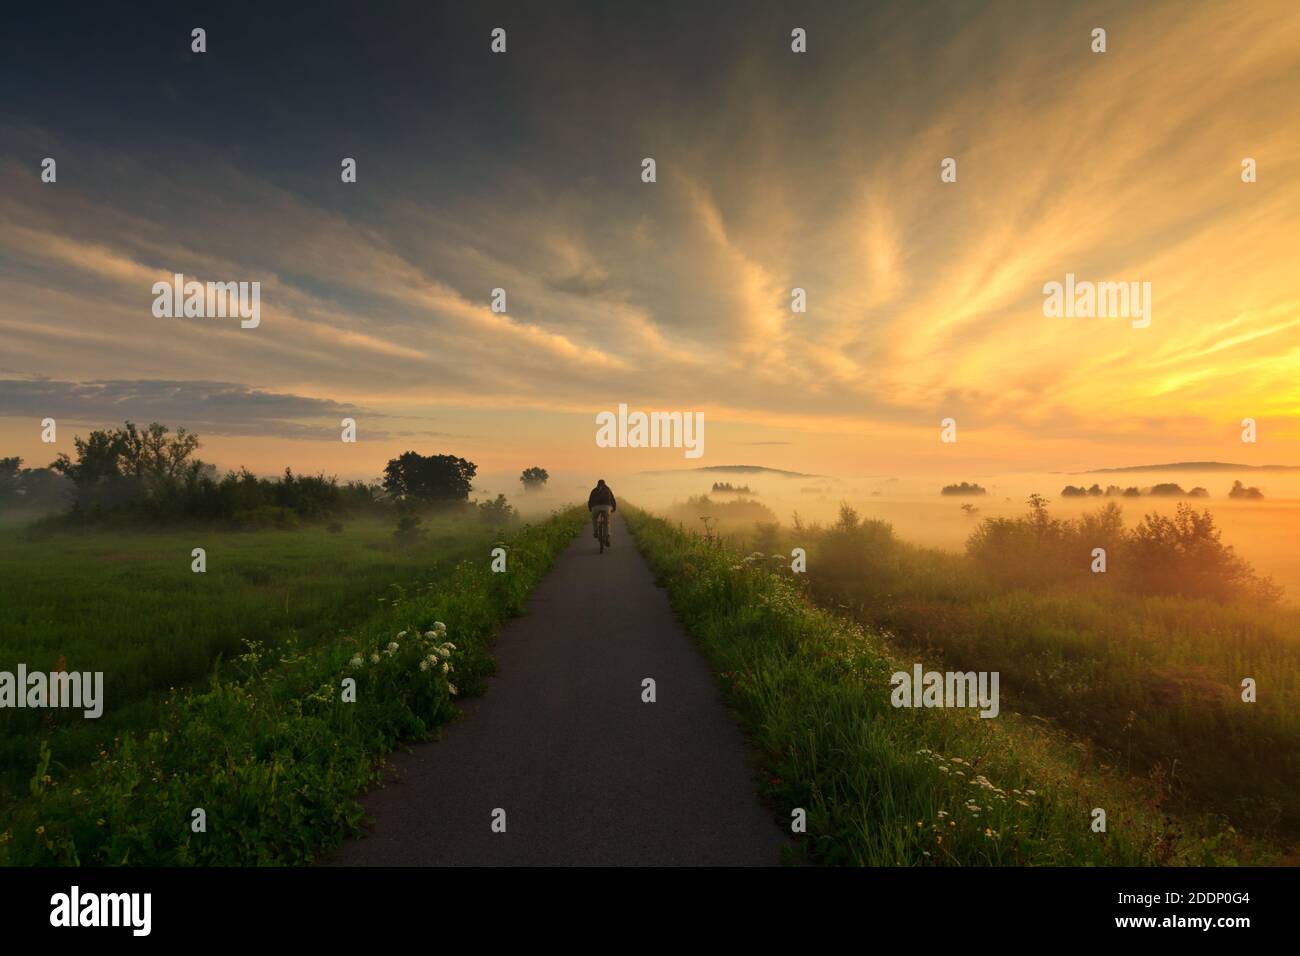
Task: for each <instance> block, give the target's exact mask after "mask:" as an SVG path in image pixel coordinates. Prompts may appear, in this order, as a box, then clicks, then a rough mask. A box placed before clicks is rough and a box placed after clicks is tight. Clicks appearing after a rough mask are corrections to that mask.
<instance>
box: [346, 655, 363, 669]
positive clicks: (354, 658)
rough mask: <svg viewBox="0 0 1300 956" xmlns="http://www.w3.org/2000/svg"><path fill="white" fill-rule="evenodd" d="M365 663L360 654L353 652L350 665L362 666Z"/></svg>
mask: <svg viewBox="0 0 1300 956" xmlns="http://www.w3.org/2000/svg"><path fill="white" fill-rule="evenodd" d="M364 663H365V660H364V658H362V656H361V655H360V654H353V655H352V660H350V661H348V667H354V668H355V667H360V666H361V665H362V664H364Z"/></svg>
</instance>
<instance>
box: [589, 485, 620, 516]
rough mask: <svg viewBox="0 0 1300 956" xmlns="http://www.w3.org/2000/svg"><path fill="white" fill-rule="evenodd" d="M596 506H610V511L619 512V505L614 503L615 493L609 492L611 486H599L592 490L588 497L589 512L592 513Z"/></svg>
mask: <svg viewBox="0 0 1300 956" xmlns="http://www.w3.org/2000/svg"><path fill="white" fill-rule="evenodd" d="M596 505H609V510H610V511H617V510H618V503H617V502H616V501H614V492H612V491H610V490H609V485H597V486H596V487H595V488H592V489H591V494H590V495H588V496H587V510H588V511H590V510H591V509H592V508H594V507H596Z"/></svg>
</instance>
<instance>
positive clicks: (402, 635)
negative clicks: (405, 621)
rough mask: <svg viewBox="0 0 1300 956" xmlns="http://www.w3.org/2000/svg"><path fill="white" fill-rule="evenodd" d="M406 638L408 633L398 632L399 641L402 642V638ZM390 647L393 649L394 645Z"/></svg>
mask: <svg viewBox="0 0 1300 956" xmlns="http://www.w3.org/2000/svg"><path fill="white" fill-rule="evenodd" d="M404 637H406V632H405V631H398V632H397V639H398V640H399V641H400V640H401V639H402V638H404ZM389 646H390V647H391V646H392V645H389Z"/></svg>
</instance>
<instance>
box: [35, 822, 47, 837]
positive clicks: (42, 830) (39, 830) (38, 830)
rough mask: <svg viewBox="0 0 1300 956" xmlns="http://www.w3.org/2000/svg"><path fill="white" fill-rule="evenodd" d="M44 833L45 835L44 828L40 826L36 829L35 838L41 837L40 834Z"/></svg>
mask: <svg viewBox="0 0 1300 956" xmlns="http://www.w3.org/2000/svg"><path fill="white" fill-rule="evenodd" d="M44 833H45V826H44V825H43V824H42V825H41V826H39V827H37V828H36V834H37V836H40V835H42V834H44Z"/></svg>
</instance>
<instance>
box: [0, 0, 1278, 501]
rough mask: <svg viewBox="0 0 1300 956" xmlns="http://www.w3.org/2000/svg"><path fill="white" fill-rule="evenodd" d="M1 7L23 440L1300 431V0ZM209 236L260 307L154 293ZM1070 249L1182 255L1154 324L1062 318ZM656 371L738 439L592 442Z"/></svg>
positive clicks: (1264, 455)
mask: <svg viewBox="0 0 1300 956" xmlns="http://www.w3.org/2000/svg"><path fill="white" fill-rule="evenodd" d="M0 16H2V17H3V23H2V24H0V89H2V90H3V91H4V95H3V97H0V454H18V455H21V456H22V457H23V458H24V459H25V460H26V461H27V463H28V464H45V463H47V462H48V461H49V460H51V459H53V457H54V455H55V453H57V452H59V451H68V450H70V449H71V446H72V438H73V436H74V435H76V434H83V435H84V434H85V433H86V431H88V430H89V429H90V428H100V427H105V426H109V425H113V424H115V423H120V422H121V421H123V420H126V419H130V420H133V421H137V422H141V423H144V422H148V421H155V420H156V421H161V422H164V423H165V424H168V425H170V426H172V427H178V426H183V427H185V428H187V429H189V430H191V431H193V432H196V433H198V434H199V436H200V437H201V439H202V442H203V444H202V448H201V450H200V455H201V456H202V457H203V458H204V459H205V460H208V461H212V462H215V463H217V464H218V465H219V466H220V467H223V468H236V467H239V466H247V467H249V468H251V469H252V470H254V471H258V472H262V473H272V472H278V471H280V470H282V469H283V468H284V467H285V466H286V465H290V466H293V468H294V470H295V471H307V472H315V471H323V472H325V473H329V474H337V475H339V476H340V477H349V478H351V477H377V476H378V475H379V473H380V472H381V471H382V468H383V465H384V462H385V461H386V460H387V459H388V458H390V457H393V456H395V455H397V454H400V453H401V452H403V451H406V450H408V449H414V450H417V451H420V452H423V453H426V454H432V453H450V454H456V455H462V456H464V457H467V458H470V459H471V460H474V461H476V462H478V463H479V465H480V467H481V468H483V469H499V470H511V469H522V468H523V467H526V466H529V465H534V464H537V465H542V466H544V467H548V468H551V469H566V470H572V471H579V472H581V471H585V470H587V469H592V470H598V471H600V472H601V473H605V474H618V473H620V472H628V471H634V470H641V469H669V468H683V467H693V466H698V465H722V464H735V463H746V464H759V465H767V466H770V467H775V468H784V469H791V470H797V471H803V472H813V473H818V474H822V473H827V474H842V475H878V474H928V473H940V472H942V473H944V474H947V475H953V476H955V477H961V475H962V474H964V471H963V469H969V470H972V473H975V472H979V473H987V472H988V471H990V470H994V471H996V470H999V469H1004V470H1008V471H1018V470H1075V469H1085V468H1098V467H1108V466H1124V465H1136V464H1143V463H1149V462H1160V461H1178V460H1221V461H1233V462H1245V463H1250V464H1264V463H1279V464H1300V444H1297V440H1298V439H1300V421H1298V420H1297V414H1298V412H1300V266H1298V263H1300V254H1298V253H1300V7H1298V6H1297V5H1296V4H1295V3H1294V2H1292V0H1276V2H1273V0H1259V2H1252V3H1250V4H1229V3H1218V2H1215V3H1201V2H1177V3H1159V2H1153V3H1142V4H1132V3H1089V4H1080V3H1068V2H1062V3H1050V4H1024V3H1019V2H1014V3H1010V2H1009V3H989V4H977V3H973V2H959V3H938V2H924V0H922V2H905V3H882V4H872V3H861V2H855V3H799V4H792V3H786V4H764V3H750V2H746V3H715V2H710V3H708V4H700V3H684V2H677V0H665V2H662V3H589V4H585V3H584V4H576V3H563V2H547V3H545V4H539V3H534V4H494V3H475V4H472V5H471V4H463V3H455V4H439V3H411V4H397V3H375V4H364V5H358V4H355V3H346V4H343V3H313V4H310V5H305V6H302V7H300V8H298V9H294V8H292V7H291V6H289V5H283V6H282V5H278V4H277V5H274V8H272V5H261V6H243V5H240V4H234V3H222V4H215V5H210V6H206V7H205V6H203V5H198V6H190V5H186V7H185V9H183V10H182V9H179V5H175V4H156V5H154V4H138V5H132V6H127V7H124V8H115V9H113V10H105V9H97V8H92V9H86V10H76V9H72V8H70V7H67V6H62V5H43V6H38V5H23V6H22V8H21V9H18V8H16V7H14V6H13V5H10V6H9V7H6V8H5V11H4V13H3V14H0ZM195 27H202V28H203V29H205V30H206V39H207V52H205V53H201V54H200V53H194V52H192V50H191V42H192V41H191V30H192V29H193V28H195ZM497 27H500V28H503V29H504V30H505V31H506V44H507V47H506V52H505V53H493V52H492V51H491V49H490V44H491V32H492V30H493V29H494V28H497ZM796 27H798V28H802V29H804V30H806V35H807V52H806V53H795V52H793V51H792V50H791V31H792V30H793V29H794V28H796ZM1098 27H1100V28H1104V29H1105V30H1106V47H1107V48H1106V51H1105V52H1104V53H1095V52H1093V51H1092V48H1091V47H1092V44H1093V39H1092V31H1093V30H1094V28H1098ZM46 157H50V158H54V159H55V160H56V163H57V180H56V181H55V182H53V183H47V182H42V179H41V169H42V160H43V159H44V158H46ZM344 157H351V158H354V159H355V160H356V164H357V181H356V182H355V183H344V182H342V181H341V177H340V165H341V162H342V160H343V158H344ZM646 157H650V158H653V159H654V160H655V164H656V181H655V182H653V183H646V182H643V181H642V160H643V159H644V158H646ZM947 157H951V158H953V159H955V160H956V170H957V177H956V181H955V182H944V181H942V180H941V177H940V163H941V161H942V160H943V159H944V158H947ZM1247 157H1249V158H1252V159H1254V160H1255V163H1256V169H1257V181H1256V182H1253V183H1244V182H1243V181H1242V162H1243V159H1245V158H1247ZM175 273H183V274H184V275H185V276H186V277H187V278H191V279H197V280H199V281H223V282H225V281H248V282H251V281H257V282H259V283H260V307H261V321H260V325H258V327H257V328H248V329H245V328H241V327H240V324H239V322H238V321H237V320H232V319H223V318H198V317H190V318H159V317H156V316H155V315H154V314H153V311H152V306H153V302H154V294H153V291H152V288H153V284H154V283H155V282H157V281H159V280H166V279H169V278H170V277H171V276H172V275H173V274H175ZM1067 274H1073V275H1075V276H1077V277H1078V279H1079V280H1091V281H1123V282H1138V283H1144V282H1149V283H1150V288H1151V296H1152V309H1151V322H1150V325H1149V327H1146V328H1134V327H1133V324H1132V323H1131V322H1130V321H1129V320H1128V319H1126V318H1053V317H1048V316H1045V315H1044V311H1043V302H1044V293H1043V289H1044V285H1045V284H1046V283H1049V282H1053V281H1056V282H1064V280H1065V277H1066V275H1067ZM796 287H797V288H802V289H804V290H806V296H807V311H806V312H803V313H797V312H793V311H792V310H791V290H792V289H794V288H796ZM495 288H502V289H504V290H506V312H505V313H504V314H502V313H496V312H493V311H492V309H491V298H492V290H493V289H495ZM621 403H622V404H627V405H628V406H629V407H630V408H631V409H633V410H637V409H639V410H644V411H682V412H690V413H694V412H703V413H704V415H705V422H706V426H705V451H704V454H703V455H702V456H701V457H700V458H699V459H687V458H686V457H685V456H684V454H683V450H682V449H672V448H669V449H628V448H601V447H598V446H597V444H596V441H595V436H596V432H597V428H596V419H595V416H596V415H597V414H598V413H599V412H602V411H613V410H616V409H617V408H618V406H619V405H620V404H621ZM46 417H53V418H54V419H55V420H56V421H57V422H58V437H57V441H56V443H54V444H53V445H50V444H42V443H41V440H40V435H41V424H40V423H41V420H42V419H43V418H46ZM344 417H351V418H354V419H355V420H356V422H357V438H358V441H357V442H356V443H344V442H342V441H341V440H340V434H341V430H340V422H341V419H342V418H344ZM1247 417H1249V418H1253V419H1255V420H1256V421H1257V422H1258V442H1257V443H1255V444H1246V443H1243V442H1242V441H1241V422H1242V419H1244V418H1247ZM946 418H952V419H954V420H955V422H956V423H957V438H958V440H957V441H956V442H954V443H945V442H942V441H941V422H942V421H943V420H944V419H946Z"/></svg>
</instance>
